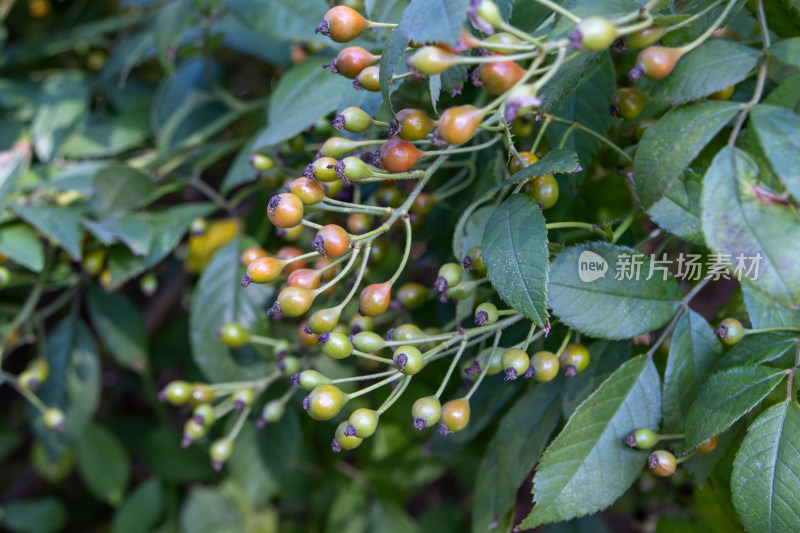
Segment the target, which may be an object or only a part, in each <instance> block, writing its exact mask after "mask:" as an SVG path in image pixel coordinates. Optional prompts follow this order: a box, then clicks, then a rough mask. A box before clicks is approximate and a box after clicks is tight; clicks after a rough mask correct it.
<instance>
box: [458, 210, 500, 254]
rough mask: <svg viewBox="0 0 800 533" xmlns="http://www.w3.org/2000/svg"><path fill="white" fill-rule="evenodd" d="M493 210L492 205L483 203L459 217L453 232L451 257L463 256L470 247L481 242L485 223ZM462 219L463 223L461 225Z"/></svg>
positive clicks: (479, 244)
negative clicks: (463, 216) (464, 216)
mask: <svg viewBox="0 0 800 533" xmlns="http://www.w3.org/2000/svg"><path fill="white" fill-rule="evenodd" d="M494 212H495V208H494V207H493V206H491V205H484V206H481V207H478V208H477V209H475V210H474V211H470V212H469V213H467V215H468V216H467V217H466V218H461V219H459V226H457V229H456V231H454V232H453V257H457V258H461V257H464V256H465V255H466V253H467V252H468V251H469V249H470V248H472V247H473V246H481V245H482V244H483V232H484V230H485V229H486V223H487V222H489V219H490V218H491V216H492V215H493V214H494ZM462 220H463V225H461V221H462Z"/></svg>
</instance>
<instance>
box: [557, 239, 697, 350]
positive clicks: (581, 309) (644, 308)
mask: <svg viewBox="0 0 800 533" xmlns="http://www.w3.org/2000/svg"><path fill="white" fill-rule="evenodd" d="M584 254H586V255H584ZM635 254H636V255H635ZM634 255H635V257H636V259H635V261H637V262H638V260H639V259H641V272H640V274H639V275H638V276H636V273H635V271H634V270H635V269H634V268H628V267H629V266H630V265H633V264H634ZM597 256H599V257H597ZM626 262H627V263H626ZM581 263H583V265H581ZM592 264H595V270H590V267H592ZM650 266H651V263H650V260H649V258H647V257H645V256H644V255H643V254H640V253H638V252H636V251H635V250H632V249H630V248H626V247H624V246H617V245H613V244H607V243H599V242H595V243H589V244H582V245H578V246H572V247H570V248H566V249H565V250H564V251H563V252H561V253H560V254H559V255H558V257H556V259H555V260H554V261H553V265H552V268H551V273H550V288H549V293H548V296H549V303H550V307H551V309H552V310H553V314H554V315H556V316H558V317H559V318H560V319H561V321H562V322H564V323H565V324H567V325H569V326H571V327H573V328H575V329H577V330H578V331H580V332H581V333H584V334H586V335H590V336H592V337H597V338H601V339H630V338H633V337H636V336H637V335H642V334H644V333H647V332H650V331H653V330H655V329H658V328H659V327H661V326H663V325H664V324H666V323H667V321H668V320H669V319H670V318H671V317H672V316H673V315H674V314H675V311H676V310H677V308H678V306H679V305H680V299H681V295H680V289H679V288H678V283H677V282H676V281H675V278H673V277H672V275H671V274H670V275H668V276H667V279H666V280H664V279H663V273H662V272H659V271H658V270H655V269H654V270H653V276H652V277H651V278H650V279H646V278H647V277H648V276H649V275H650ZM579 268H583V269H584V271H583V273H581V272H579ZM603 268H604V269H605V270H603V272H602V274H603V276H602V277H600V276H599V274H600V270H598V269H603ZM615 273H617V274H626V275H627V273H630V274H632V277H633V278H635V279H625V278H626V276H621V279H616V278H617V274H615ZM582 275H583V277H585V278H586V279H590V278H591V279H592V281H582V279H581V276H582ZM595 276H597V277H595Z"/></svg>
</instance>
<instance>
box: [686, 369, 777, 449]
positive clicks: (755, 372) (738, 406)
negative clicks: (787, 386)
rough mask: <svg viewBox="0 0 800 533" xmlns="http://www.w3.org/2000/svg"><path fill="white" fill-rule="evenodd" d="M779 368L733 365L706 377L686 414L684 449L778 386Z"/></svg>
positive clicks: (734, 418) (722, 428)
mask: <svg viewBox="0 0 800 533" xmlns="http://www.w3.org/2000/svg"><path fill="white" fill-rule="evenodd" d="M785 375H786V371H784V370H783V369H780V368H779V369H775V368H764V367H760V366H748V367H743V366H737V367H734V368H729V369H728V370H723V371H722V372H717V373H716V374H714V375H712V376H711V377H710V378H708V381H706V382H705V383H704V384H703V385H702V387H701V388H700V393H699V394H698V395H697V399H696V400H695V401H694V403H693V404H692V407H691V409H689V413H688V415H687V416H686V439H685V441H684V442H685V446H686V449H687V450H689V449H693V448H695V447H697V445H699V444H700V443H701V442H703V441H704V440H706V439H709V438H711V437H713V436H714V435H717V434H719V433H722V432H723V431H725V430H726V429H728V428H729V427H730V426H731V425H732V424H733V423H734V422H736V421H737V420H739V419H740V418H742V417H743V416H744V415H746V414H747V413H749V412H750V410H751V409H753V408H754V407H755V406H756V405H758V403H759V402H761V400H763V399H764V398H766V397H767V394H769V393H770V392H772V389H774V388H775V387H777V386H778V384H779V383H780V382H781V381H782V380H783V378H784V376H785Z"/></svg>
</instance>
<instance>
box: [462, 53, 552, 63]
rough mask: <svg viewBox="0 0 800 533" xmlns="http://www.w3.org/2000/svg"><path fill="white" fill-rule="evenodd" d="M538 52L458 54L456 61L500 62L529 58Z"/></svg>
mask: <svg viewBox="0 0 800 533" xmlns="http://www.w3.org/2000/svg"><path fill="white" fill-rule="evenodd" d="M539 54H540V52H539V50H533V51H531V52H525V53H521V54H509V55H507V56H499V57H496V56H459V57H460V58H461V59H460V60H459V61H457V62H456V63H457V64H460V65H477V64H481V63H502V62H505V61H521V60H523V59H531V58H532V57H536V56H538V55H539Z"/></svg>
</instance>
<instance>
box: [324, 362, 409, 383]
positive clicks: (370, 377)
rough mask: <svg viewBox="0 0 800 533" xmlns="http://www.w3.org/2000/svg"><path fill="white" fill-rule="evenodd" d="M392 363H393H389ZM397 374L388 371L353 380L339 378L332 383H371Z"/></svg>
mask: <svg viewBox="0 0 800 533" xmlns="http://www.w3.org/2000/svg"><path fill="white" fill-rule="evenodd" d="M389 363H391V361H389ZM395 374H397V370H387V371H386V372H378V373H377V374H365V375H363V376H354V377H351V378H338V379H332V380H331V383H332V384H336V383H352V382H354V381H369V380H372V379H378V378H384V377H386V376H393V375H395Z"/></svg>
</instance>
